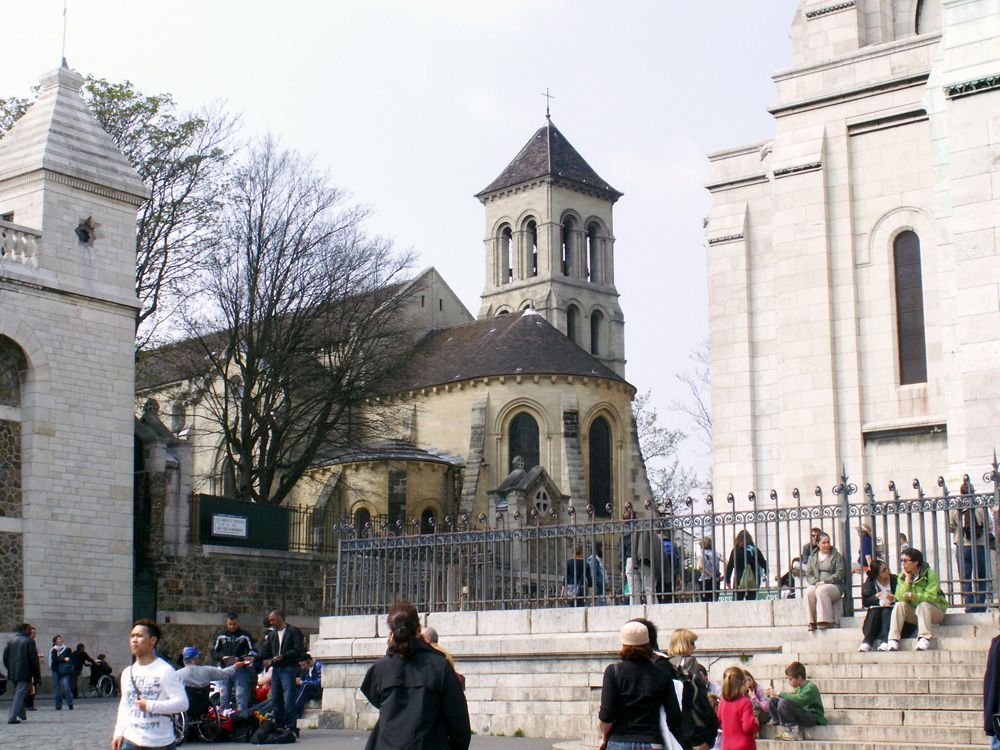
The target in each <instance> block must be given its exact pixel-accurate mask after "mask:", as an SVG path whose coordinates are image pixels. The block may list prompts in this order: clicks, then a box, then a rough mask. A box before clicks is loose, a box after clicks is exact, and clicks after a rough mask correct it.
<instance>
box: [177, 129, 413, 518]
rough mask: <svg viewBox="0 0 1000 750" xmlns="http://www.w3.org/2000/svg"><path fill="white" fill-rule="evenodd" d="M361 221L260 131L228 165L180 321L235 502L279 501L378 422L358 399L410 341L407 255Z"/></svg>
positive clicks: (379, 415)
mask: <svg viewBox="0 0 1000 750" xmlns="http://www.w3.org/2000/svg"><path fill="white" fill-rule="evenodd" d="M366 215H367V211H366V210H365V209H363V208H360V207H357V206H352V205H348V203H347V200H346V196H345V195H344V194H343V193H342V192H340V191H339V190H337V189H336V188H334V187H332V186H331V185H330V184H329V181H328V179H327V177H326V175H324V174H321V173H319V172H318V171H317V170H316V169H315V168H314V167H313V165H312V164H311V163H310V162H309V161H308V160H306V159H303V158H301V157H300V156H298V155H296V154H294V153H290V152H287V151H284V150H282V149H281V148H280V147H279V146H278V145H277V144H276V143H275V142H274V141H273V140H271V139H266V140H264V141H263V142H262V143H260V144H258V145H255V146H253V147H251V148H250V149H249V150H248V155H247V158H246V160H245V162H244V163H243V164H242V165H241V166H239V167H238V168H236V169H235V170H234V174H233V178H232V181H231V184H230V187H229V191H228V197H227V200H226V202H225V205H224V207H223V209H222V211H221V212H220V215H219V217H218V220H217V222H216V225H215V229H214V231H213V239H212V242H211V244H210V246H209V247H207V248H206V251H207V256H208V261H207V262H208V266H209V267H208V270H207V272H206V273H205V274H204V276H203V279H204V285H203V288H204V292H205V294H204V297H202V298H199V299H198V300H197V301H195V300H192V301H191V302H190V303H189V304H188V305H187V306H186V311H185V315H184V319H185V321H186V325H187V328H188V330H189V333H190V334H191V335H192V336H193V338H192V339H191V342H196V344H197V346H198V348H199V349H200V351H201V352H202V355H203V356H204V357H205V359H206V361H207V362H208V363H209V369H210V371H209V376H208V380H209V387H208V388H207V389H206V391H205V403H206V405H207V406H208V407H209V409H210V411H211V413H212V415H213V416H212V421H213V426H214V428H215V429H217V430H218V433H219V435H220V437H221V443H222V446H223V451H224V454H225V457H224V461H223V462H222V466H221V467H220V468H221V469H222V470H223V471H225V472H227V473H228V475H229V479H230V481H232V484H233V490H234V494H235V496H236V497H237V498H240V499H244V500H254V501H256V502H262V503H272V504H279V503H281V502H282V501H283V500H284V499H285V498H286V497H287V495H288V492H289V491H290V489H291V488H292V487H293V486H294V485H295V483H296V482H297V481H298V480H299V479H300V478H301V477H302V476H303V474H304V473H305V472H306V471H307V470H308V469H309V468H310V467H311V466H312V465H314V463H315V462H316V461H317V459H319V458H322V457H325V456H330V455H333V454H336V453H337V452H338V451H340V450H345V449H347V448H349V447H356V446H357V445H358V444H359V443H363V442H364V441H365V440H366V439H368V438H370V437H372V436H373V435H377V434H380V433H381V432H384V430H385V429H386V422H385V420H386V419H387V413H386V411H385V410H384V409H376V408H370V407H369V406H368V403H369V402H370V401H373V400H374V399H375V397H377V396H378V395H380V394H381V393H382V392H383V391H384V390H385V389H386V388H387V387H388V384H389V380H388V378H389V376H390V372H391V370H392V367H393V365H394V364H395V363H396V362H397V361H398V359H399V357H400V354H401V351H402V349H403V348H404V347H406V346H408V345H409V344H410V343H411V342H410V340H409V339H408V338H407V336H406V334H405V332H401V331H399V330H398V328H397V327H396V326H395V325H394V324H395V321H396V318H397V315H398V314H399V312H400V309H401V306H402V305H403V304H404V302H405V296H406V294H405V291H404V289H405V287H404V285H403V284H402V283H401V282H402V280H403V274H404V273H405V272H406V270H407V269H408V267H409V263H410V258H409V255H408V254H407V253H397V252H396V251H395V250H394V249H393V247H392V245H391V244H390V243H389V242H387V241H385V240H382V239H379V238H373V237H369V236H367V235H366V234H365V233H364V231H363V230H362V228H361V222H362V220H363V219H364V218H365V217H366ZM189 345H190V344H189Z"/></svg>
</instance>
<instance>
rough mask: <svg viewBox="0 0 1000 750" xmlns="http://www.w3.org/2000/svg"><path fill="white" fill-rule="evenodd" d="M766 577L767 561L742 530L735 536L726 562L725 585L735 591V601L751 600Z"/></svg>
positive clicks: (748, 533)
mask: <svg viewBox="0 0 1000 750" xmlns="http://www.w3.org/2000/svg"><path fill="white" fill-rule="evenodd" d="M766 577H767V560H766V559H765V558H764V555H762V554H761V553H760V550H759V549H757V548H756V547H755V546H754V543H753V537H752V536H750V532H749V531H747V530H746V529H744V530H743V531H741V532H740V533H739V534H737V535H736V539H735V540H734V542H733V549H732V551H731V552H730V553H729V560H728V561H727V562H726V585H727V586H729V587H731V588H733V589H735V599H736V601H744V600H746V599H751V600H752V599H756V598H757V588H758V587H759V586H760V583H761V582H762V581H763V580H764V579H765V578H766Z"/></svg>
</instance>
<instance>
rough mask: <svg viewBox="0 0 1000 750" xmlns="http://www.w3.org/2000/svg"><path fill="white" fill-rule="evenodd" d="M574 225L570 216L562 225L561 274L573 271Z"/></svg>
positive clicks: (565, 274)
mask: <svg viewBox="0 0 1000 750" xmlns="http://www.w3.org/2000/svg"><path fill="white" fill-rule="evenodd" d="M575 226H576V222H575V221H574V219H573V217H572V216H567V217H566V218H565V220H563V225H562V275H563V276H570V275H572V273H573V230H574V228H575Z"/></svg>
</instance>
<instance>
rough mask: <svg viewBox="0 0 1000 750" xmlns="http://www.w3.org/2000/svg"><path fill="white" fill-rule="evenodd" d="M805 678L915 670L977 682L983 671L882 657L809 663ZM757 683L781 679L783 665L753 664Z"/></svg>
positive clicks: (898, 674) (897, 675)
mask: <svg viewBox="0 0 1000 750" xmlns="http://www.w3.org/2000/svg"><path fill="white" fill-rule="evenodd" d="M806 667H807V671H808V673H809V679H811V680H816V681H817V682H820V681H822V680H826V679H833V678H839V679H855V680H859V679H879V678H883V679H901V678H904V677H912V676H914V674H915V673H917V670H918V669H925V670H926V671H927V673H933V675H934V677H936V678H942V677H949V678H964V679H977V678H979V679H981V678H982V676H983V673H984V672H985V667H979V666H977V665H974V664H971V665H970V664H950V663H949V664H933V665H924V664H921V665H915V664H912V663H910V664H900V663H898V662H896V661H895V660H893V659H889V658H884V659H879V660H878V661H876V660H874V659H873V660H872V661H871V663H870V664H823V663H821V662H812V663H810V664H807V665H806ZM748 669H750V671H751V672H752V673H753V676H754V677H755V678H756V679H757V681H758V682H761V684H764V682H763V681H765V680H774V681H775V683H776V684H777V683H778V681H779V680H784V678H785V664H768V665H757V664H756V663H754V664H753V668H752V669H751V668H749V667H748Z"/></svg>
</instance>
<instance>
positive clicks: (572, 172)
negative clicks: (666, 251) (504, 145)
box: [476, 117, 623, 203]
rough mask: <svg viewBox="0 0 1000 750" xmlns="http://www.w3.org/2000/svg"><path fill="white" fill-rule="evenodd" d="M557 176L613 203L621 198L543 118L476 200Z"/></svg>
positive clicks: (550, 123) (549, 122)
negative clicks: (588, 189) (537, 179)
mask: <svg viewBox="0 0 1000 750" xmlns="http://www.w3.org/2000/svg"><path fill="white" fill-rule="evenodd" d="M547 176H552V177H558V178H560V179H563V180H567V181H569V182H573V183H576V184H577V185H581V186H583V187H587V188H590V189H591V190H596V191H598V192H600V193H603V194H604V195H605V196H606V197H607V198H608V200H610V201H611V202H612V203H614V202H615V201H616V200H618V199H619V198H621V196H622V195H623V194H622V193H621V192H619V191H617V190H615V189H614V188H613V187H611V186H610V185H609V184H608V183H607V182H605V181H604V180H603V179H601V177H600V175H598V174H597V172H595V171H594V170H593V168H592V167H591V166H590V165H589V164H587V162H586V160H585V159H584V158H583V157H582V156H580V152H579V151H577V150H576V149H575V148H573V144H571V143H570V142H569V141H568V140H567V139H566V136H564V135H563V134H562V133H561V132H560V131H559V129H558V128H557V127H556V126H555V125H554V124H553V123H552V119H551V118H548V117H546V120H545V124H544V125H543V126H542V127H540V128H539V129H538V130H536V131H535V134H534V135H533V136H531V140H529V141H528V142H527V143H526V144H525V145H524V148H522V149H521V151H520V152H519V153H518V155H517V156H515V157H514V160H513V161H512V162H511V163H510V164H508V165H507V168H506V169H504V171H503V172H501V173H500V176H499V177H497V178H496V179H495V180H493V182H491V183H490V184H489V185H487V186H486V187H485V188H484V189H483V190H481V191H480V192H478V193H476V197H477V198H482V197H483V196H484V195H489V194H490V193H493V192H496V191H497V190H503V189H504V188H509V187H513V186H514V185H517V184H520V183H522V182H527V181H528V180H534V179H536V178H538V177H547Z"/></svg>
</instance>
